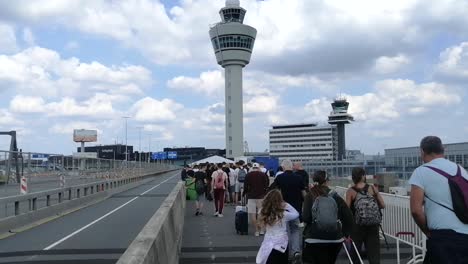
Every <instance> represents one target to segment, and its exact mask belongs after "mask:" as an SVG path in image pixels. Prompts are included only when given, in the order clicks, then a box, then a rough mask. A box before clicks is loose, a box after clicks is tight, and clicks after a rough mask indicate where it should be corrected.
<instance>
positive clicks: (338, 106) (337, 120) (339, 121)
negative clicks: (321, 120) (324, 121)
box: [328, 98, 354, 160]
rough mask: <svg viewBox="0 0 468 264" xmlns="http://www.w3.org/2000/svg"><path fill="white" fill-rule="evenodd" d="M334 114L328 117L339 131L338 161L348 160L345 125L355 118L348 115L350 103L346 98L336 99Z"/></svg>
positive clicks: (329, 121) (333, 106)
mask: <svg viewBox="0 0 468 264" xmlns="http://www.w3.org/2000/svg"><path fill="white" fill-rule="evenodd" d="M331 105H332V108H333V112H331V113H330V115H329V116H328V123H329V124H330V125H336V128H337V130H338V157H337V158H338V160H343V159H345V158H346V133H345V125H346V124H350V123H351V122H352V121H354V117H353V116H352V115H350V114H348V107H349V102H348V101H347V100H346V98H339V99H335V101H334V102H333V103H332V104H331Z"/></svg>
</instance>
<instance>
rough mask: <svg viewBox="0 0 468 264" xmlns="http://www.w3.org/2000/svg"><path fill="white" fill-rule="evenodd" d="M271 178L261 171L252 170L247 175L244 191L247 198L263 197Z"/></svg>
mask: <svg viewBox="0 0 468 264" xmlns="http://www.w3.org/2000/svg"><path fill="white" fill-rule="evenodd" d="M269 184H270V179H268V176H266V174H265V173H263V172H261V171H255V170H252V171H251V172H249V173H248V174H247V176H246V177H245V182H244V192H245V193H246V194H247V199H263V197H264V196H265V194H266V193H267V190H268V185H269Z"/></svg>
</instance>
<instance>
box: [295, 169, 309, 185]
mask: <svg viewBox="0 0 468 264" xmlns="http://www.w3.org/2000/svg"><path fill="white" fill-rule="evenodd" d="M294 173H296V174H298V175H299V176H301V178H302V180H303V181H304V185H305V186H309V174H308V173H307V171H305V170H297V171H295V172H294Z"/></svg>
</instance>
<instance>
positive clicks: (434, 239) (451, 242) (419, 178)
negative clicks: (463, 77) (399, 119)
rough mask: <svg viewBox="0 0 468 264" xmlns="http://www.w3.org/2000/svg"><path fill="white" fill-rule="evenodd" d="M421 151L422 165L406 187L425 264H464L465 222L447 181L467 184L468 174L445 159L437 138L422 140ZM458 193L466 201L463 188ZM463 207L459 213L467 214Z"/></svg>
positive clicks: (466, 254) (467, 224) (467, 225)
mask: <svg viewBox="0 0 468 264" xmlns="http://www.w3.org/2000/svg"><path fill="white" fill-rule="evenodd" d="M420 148H421V158H422V160H423V162H424V165H422V166H420V167H418V168H417V169H416V170H415V171H414V172H413V175H411V178H410V181H409V183H410V184H411V197H410V206H411V214H412V215H413V218H414V221H415V222H416V224H417V225H418V226H419V228H421V230H422V231H423V232H424V233H425V234H426V236H427V237H428V240H427V254H426V258H425V260H424V263H460V264H461V263H466V261H467V260H468V250H467V245H468V222H467V221H466V219H463V220H464V221H463V222H462V219H460V218H459V217H458V216H457V214H459V211H455V209H457V207H456V206H455V205H456V204H459V203H460V202H461V201H460V199H458V198H457V197H456V196H453V194H454V193H457V191H456V190H454V188H453V185H452V183H450V184H451V185H450V186H449V179H450V180H453V179H454V178H455V177H457V178H458V179H460V181H459V182H464V181H465V183H466V181H468V174H467V172H466V171H465V170H464V169H463V168H462V167H461V166H459V165H457V164H455V163H453V162H451V161H449V160H447V159H445V158H444V147H443V145H442V141H441V140H440V138H438V137H434V136H428V137H425V138H423V139H422V141H421V145H420ZM451 177H453V178H451ZM460 177H462V178H460ZM456 186H458V185H456ZM459 191H460V192H461V194H462V195H463V194H464V195H465V197H466V195H467V192H468V190H466V188H464V189H462V188H460V190H459ZM460 192H459V194H460ZM453 197H455V200H454V199H452V198H453ZM466 206H468V205H466V204H465V208H464V210H462V211H464V212H466V210H468V209H467V208H466ZM456 212H457V214H456ZM465 216H466V213H465Z"/></svg>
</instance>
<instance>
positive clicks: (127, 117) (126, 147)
mask: <svg viewBox="0 0 468 264" xmlns="http://www.w3.org/2000/svg"><path fill="white" fill-rule="evenodd" d="M122 118H123V119H125V164H126V165H127V166H128V164H127V162H128V138H127V136H128V131H127V120H128V119H129V118H130V116H122Z"/></svg>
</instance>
